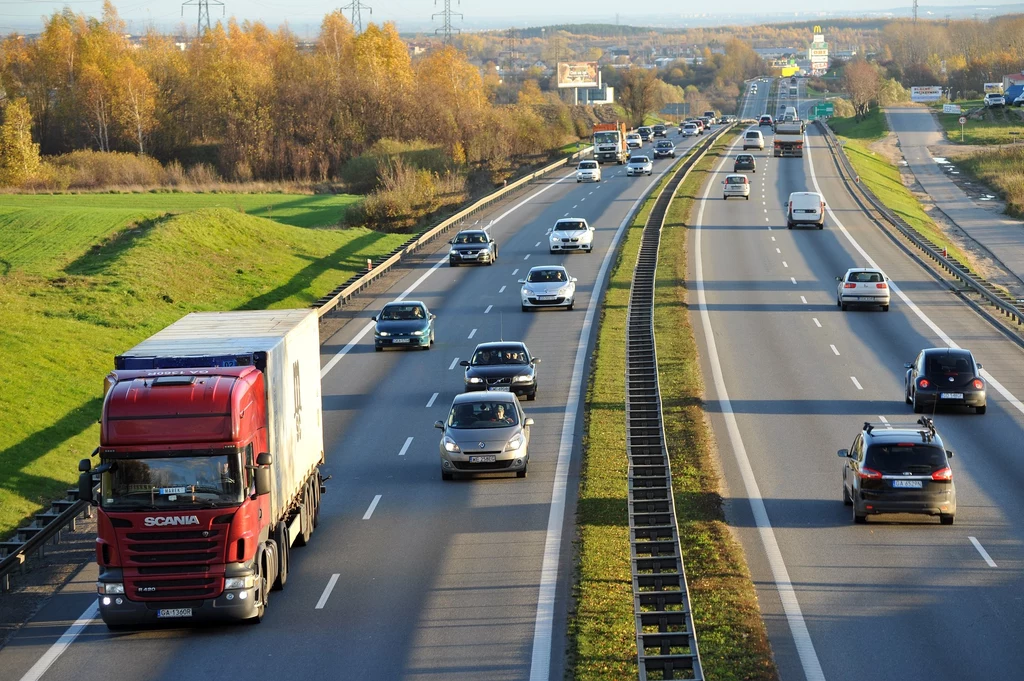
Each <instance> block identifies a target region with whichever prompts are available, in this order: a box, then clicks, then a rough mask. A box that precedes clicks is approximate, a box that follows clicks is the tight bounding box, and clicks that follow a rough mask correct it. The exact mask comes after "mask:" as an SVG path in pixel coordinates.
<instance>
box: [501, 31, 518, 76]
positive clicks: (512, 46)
mask: <svg viewBox="0 0 1024 681" xmlns="http://www.w3.org/2000/svg"><path fill="white" fill-rule="evenodd" d="M519 41H520V38H519V32H518V31H516V29H514V28H510V29H508V30H506V31H505V41H504V42H505V46H506V47H505V49H504V50H502V52H501V54H503V55H507V56H508V72H509V75H510V76H511V74H512V73H513V72H514V71H515V70H516V62H517V61H518V60H519Z"/></svg>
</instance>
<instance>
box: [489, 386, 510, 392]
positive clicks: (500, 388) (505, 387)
mask: <svg viewBox="0 0 1024 681" xmlns="http://www.w3.org/2000/svg"><path fill="white" fill-rule="evenodd" d="M487 389H488V390H497V391H498V392H504V393H507V392H508V386H507V385H494V386H491V387H489V388H487Z"/></svg>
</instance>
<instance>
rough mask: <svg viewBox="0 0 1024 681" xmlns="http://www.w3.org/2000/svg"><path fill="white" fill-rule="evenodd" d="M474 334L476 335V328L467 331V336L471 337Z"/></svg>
mask: <svg viewBox="0 0 1024 681" xmlns="http://www.w3.org/2000/svg"><path fill="white" fill-rule="evenodd" d="M475 335H476V329H473V330H472V331H470V332H469V337H470V338H472V337H473V336H475Z"/></svg>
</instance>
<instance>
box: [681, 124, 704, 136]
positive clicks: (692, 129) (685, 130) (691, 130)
mask: <svg viewBox="0 0 1024 681" xmlns="http://www.w3.org/2000/svg"><path fill="white" fill-rule="evenodd" d="M679 134H680V135H682V136H683V137H696V136H697V135H699V134H700V130H698V129H697V124H696V123H687V124H685V125H684V126H683V127H682V128H680V129H679Z"/></svg>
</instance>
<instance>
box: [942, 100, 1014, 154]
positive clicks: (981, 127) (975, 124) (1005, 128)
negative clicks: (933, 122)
mask: <svg viewBox="0 0 1024 681" xmlns="http://www.w3.org/2000/svg"><path fill="white" fill-rule="evenodd" d="M957 103H958V104H960V105H961V106H962V107H963V110H964V115H966V112H968V111H970V110H971V109H976V108H979V107H980V108H981V111H980V115H981V120H977V118H976V116H977V115H972V116H969V117H967V122H966V123H964V127H963V140H962V141H961V138H960V120H959V119H960V114H944V113H942V107H941V106H939V107H936V109H937V110H938V112H937V115H938V117H939V124H940V125H941V126H942V129H943V130H945V131H946V136H947V137H948V138H949V141H950V142H952V143H954V144H961V143H962V144H992V145H997V144H1011V143H1013V141H1014V139H1018V140H1020V141H1022V142H1024V109H1021V108H1017V107H1012V106H1007V107H997V108H994V109H985V108H984V102H983V101H982V100H980V99H979V100H970V101H964V102H957ZM1012 132H1013V133H1017V134H1016V135H1011V134H1010V133H1012Z"/></svg>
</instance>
